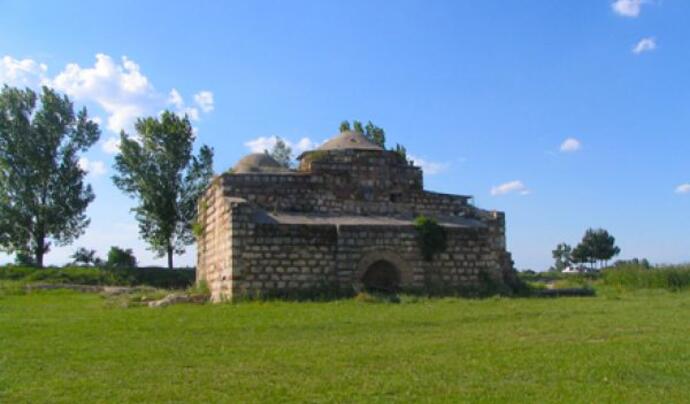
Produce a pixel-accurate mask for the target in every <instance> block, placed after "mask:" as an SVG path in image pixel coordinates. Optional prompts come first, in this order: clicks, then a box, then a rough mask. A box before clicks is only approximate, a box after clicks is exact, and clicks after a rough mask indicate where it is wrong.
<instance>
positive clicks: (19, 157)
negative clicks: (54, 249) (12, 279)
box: [0, 86, 101, 267]
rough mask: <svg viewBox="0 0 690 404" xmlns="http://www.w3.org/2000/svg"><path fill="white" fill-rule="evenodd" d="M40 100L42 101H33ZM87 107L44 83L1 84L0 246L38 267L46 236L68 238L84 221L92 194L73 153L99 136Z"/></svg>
mask: <svg viewBox="0 0 690 404" xmlns="http://www.w3.org/2000/svg"><path fill="white" fill-rule="evenodd" d="M37 101H39V104H40V106H37ZM100 134H101V132H100V130H99V128H98V125H97V124H96V123H95V122H93V121H91V120H89V117H88V114H87V112H86V108H84V109H81V110H80V111H79V112H77V113H75V112H74V107H73V105H72V102H71V101H70V100H69V98H67V96H60V95H59V94H58V93H56V92H55V91H53V90H51V89H49V88H47V87H43V89H42V91H41V94H40V97H39V96H37V94H36V93H35V92H34V91H32V90H30V89H28V88H27V89H25V90H20V89H17V88H11V87H8V86H4V87H3V88H2V92H0V248H2V250H4V251H5V252H8V253H17V254H18V255H22V256H25V257H27V256H31V257H32V259H31V261H32V262H33V263H34V264H35V265H36V266H38V267H42V266H43V256H44V255H45V253H47V252H48V251H49V250H50V246H51V244H52V243H55V244H56V245H59V246H64V245H68V244H70V243H71V242H72V241H74V240H75V239H76V238H78V237H79V236H80V235H81V234H82V233H83V232H84V229H85V228H86V227H87V226H88V224H89V219H88V217H87V216H86V208H87V206H88V205H89V204H90V203H91V202H92V201H93V200H94V194H93V191H92V189H91V186H90V185H87V184H85V183H84V178H85V176H86V172H85V171H84V170H83V169H82V168H81V167H80V164H79V153H82V152H85V151H86V150H87V149H88V148H89V147H91V146H92V145H93V144H94V143H96V141H98V138H99V137H100Z"/></svg>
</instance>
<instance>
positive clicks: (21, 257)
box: [14, 251, 36, 267]
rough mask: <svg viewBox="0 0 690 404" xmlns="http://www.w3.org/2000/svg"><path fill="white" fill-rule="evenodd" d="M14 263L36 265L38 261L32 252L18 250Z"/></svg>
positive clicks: (27, 265) (23, 265)
mask: <svg viewBox="0 0 690 404" xmlns="http://www.w3.org/2000/svg"><path fill="white" fill-rule="evenodd" d="M14 264H15V265H19V266H22V267H35V266H36V261H34V257H33V256H32V255H31V254H27V253H26V252H24V251H17V253H16V254H15V255H14Z"/></svg>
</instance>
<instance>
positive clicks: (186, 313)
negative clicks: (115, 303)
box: [0, 282, 690, 403]
mask: <svg viewBox="0 0 690 404" xmlns="http://www.w3.org/2000/svg"><path fill="white" fill-rule="evenodd" d="M5 285H6V286H5V290H6V291H5V293H4V294H0V402H3V403H16V402H69V403H76V402H163V401H165V402H182V401H204V402H257V401H264V402H275V401H309V402H324V401H345V402H353V401H366V402H391V401H397V402H411V401H415V402H418V401H422V402H432V401H433V402H457V401H479V402H496V401H523V402H545V401H546V402H563V401H570V402H573V401H577V402H620V401H633V402H683V401H685V402H687V400H688V399H689V398H690V293H687V292H679V293H672V292H668V291H662V290H654V291H652V290H647V291H637V292H626V293H623V292H616V293H614V292H608V293H600V296H598V297H594V298H559V299H538V298H530V299H506V298H495V299H484V300H466V299H455V298H452V299H451V298H449V299H419V300H411V299H403V302H402V303H400V304H392V303H379V304H372V303H360V302H357V301H354V300H341V301H334V302H327V303H289V302H247V303H240V304H219V305H176V306H171V307H167V308H163V309H149V308H144V307H138V308H116V307H111V306H108V305H107V304H106V301H105V300H104V298H102V297H101V296H99V295H97V294H89V293H78V292H71V291H64V290H58V291H44V292H32V293H29V294H24V295H21V294H15V293H12V292H11V291H10V292H8V291H7V285H11V283H8V282H6V283H5Z"/></svg>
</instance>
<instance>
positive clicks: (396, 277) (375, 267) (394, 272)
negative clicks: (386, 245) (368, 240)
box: [354, 250, 412, 290]
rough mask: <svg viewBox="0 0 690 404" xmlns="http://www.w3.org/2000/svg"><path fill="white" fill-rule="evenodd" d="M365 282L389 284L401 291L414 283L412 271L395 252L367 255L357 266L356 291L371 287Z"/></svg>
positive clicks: (376, 252)
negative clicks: (401, 288)
mask: <svg viewBox="0 0 690 404" xmlns="http://www.w3.org/2000/svg"><path fill="white" fill-rule="evenodd" d="M365 281H366V282H371V281H374V282H388V283H389V284H391V285H394V287H395V288H396V289H399V288H400V287H404V286H408V285H410V284H411V283H412V271H411V269H410V267H409V265H408V264H407V262H405V261H404V260H403V259H402V258H401V257H400V255H398V254H396V253H395V252H393V251H389V250H384V251H373V252H370V253H368V254H366V255H365V256H364V257H363V258H362V259H361V260H360V261H359V263H358V265H357V270H356V271H355V279H354V284H355V289H356V290H363V289H365V288H366V286H371V285H365ZM381 286H383V285H381ZM382 289H385V288H382Z"/></svg>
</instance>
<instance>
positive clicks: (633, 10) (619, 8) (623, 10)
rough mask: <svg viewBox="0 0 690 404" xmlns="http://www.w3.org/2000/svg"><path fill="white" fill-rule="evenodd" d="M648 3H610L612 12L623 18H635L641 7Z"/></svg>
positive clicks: (645, 0) (637, 0) (638, 0)
mask: <svg viewBox="0 0 690 404" xmlns="http://www.w3.org/2000/svg"><path fill="white" fill-rule="evenodd" d="M646 3H649V1H648V0H616V1H614V2H613V3H611V8H612V9H613V11H614V12H615V13H616V14H618V15H620V16H623V17H630V18H635V17H638V16H639V15H640V10H641V9H642V5H643V4H646Z"/></svg>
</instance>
